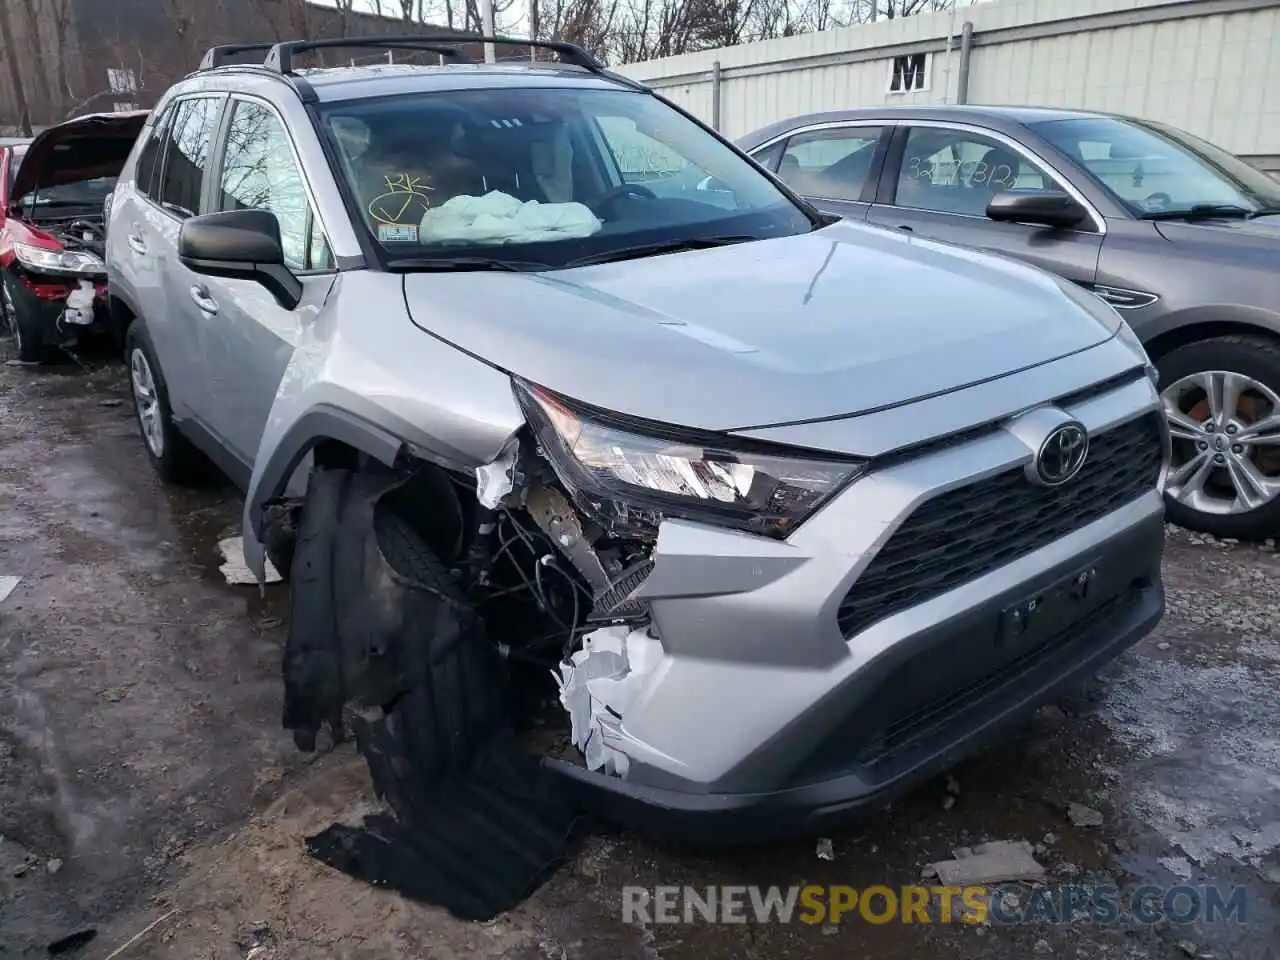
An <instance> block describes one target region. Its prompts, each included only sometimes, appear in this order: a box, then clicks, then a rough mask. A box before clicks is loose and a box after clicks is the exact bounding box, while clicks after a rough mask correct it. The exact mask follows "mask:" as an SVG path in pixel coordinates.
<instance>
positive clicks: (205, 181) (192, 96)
mask: <svg viewBox="0 0 1280 960" xmlns="http://www.w3.org/2000/svg"><path fill="white" fill-rule="evenodd" d="M188 100H218V101H220V103H219V104H218V116H217V118H216V122H215V123H214V125H213V132H212V133H211V134H210V138H211V139H210V143H209V163H208V164H207V165H206V167H205V170H204V173H203V174H202V175H201V184H200V207H201V209H199V210H197V211H196V215H197V216H199V215H200V214H201V213H207V212H208V211H207V210H206V209H205V196H206V191H207V188H208V185H209V170H210V169H211V165H212V163H213V148H214V146H215V145H216V139H215V138H216V137H217V136H218V133H219V131H220V129H221V126H222V116H223V114H224V113H226V107H227V93H226V91H209V90H200V91H193V92H192V93H184V94H181V95H179V96H177V97H174V98H173V100H171V101H170V102H169V105H168V106H167V107H166V108H165V110H166V114H167V116H168V120H167V121H166V123H165V135H166V139H165V150H164V154H163V155H162V156H161V157H160V160H161V162H160V163H159V164H157V166H156V167H155V169H154V171H153V174H152V185H153V187H154V186H155V185H156V184H159V185H160V186H161V187H163V185H164V173H165V168H167V167H168V166H169V143H170V142H171V141H170V140H169V139H168V131H169V129H170V128H171V127H172V126H173V123H174V121H175V120H177V118H178V110H179V109H180V108H181V106H182V104H183V103H185V102H187V101H188ZM142 197H143V199H144V200H146V201H147V203H149V204H151V206H153V207H155V208H156V209H157V210H159V211H160V212H161V213H163V214H164V215H165V216H166V217H168V218H169V219H171V220H176V221H177V222H178V223H182V221H184V220H187V219H189V218H188V217H183V216H181V215H179V214H178V213H177V212H176V211H174V210H173V209H172V208H170V207H169V206H167V205H165V204H164V203H162V202H161V201H160V200H158V199H156V198H155V197H153V196H151V195H150V194H142Z"/></svg>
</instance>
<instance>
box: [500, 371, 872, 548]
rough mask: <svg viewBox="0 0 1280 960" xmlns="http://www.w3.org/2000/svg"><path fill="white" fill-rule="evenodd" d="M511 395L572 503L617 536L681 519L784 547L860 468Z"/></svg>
mask: <svg viewBox="0 0 1280 960" xmlns="http://www.w3.org/2000/svg"><path fill="white" fill-rule="evenodd" d="M515 390H516V397H517V399H518V400H519V402H520V405H521V407H522V408H523V410H524V413H525V418H526V419H527V420H528V421H529V425H530V427H531V428H532V429H533V432H534V435H535V437H536V438H537V440H538V443H539V445H540V446H541V448H542V450H543V452H544V453H545V455H546V457H547V459H548V460H549V461H550V462H551V465H552V467H553V468H554V469H555V472H556V475H557V477H559V479H560V482H561V483H563V484H564V485H565V487H566V488H567V489H568V491H569V493H570V495H571V496H572V497H573V498H574V502H575V503H577V505H578V507H579V508H580V509H582V510H583V511H584V512H585V513H587V514H588V515H590V516H591V517H592V518H593V519H595V520H597V521H599V522H600V523H602V524H603V525H604V526H606V528H608V529H611V530H614V531H617V530H619V528H621V529H623V530H626V531H628V532H630V533H633V534H638V535H646V534H647V535H650V536H651V535H652V534H653V533H654V532H655V530H656V528H657V525H658V523H660V522H661V520H662V519H663V518H664V517H681V518H684V519H689V520H697V521H700V522H704V523H710V524H717V525H720V526H726V527H732V528H734V529H738V530H743V531H746V532H749V533H756V534H761V535H764V536H769V537H775V538H778V539H782V538H784V537H786V536H788V535H789V534H790V533H791V532H792V531H793V530H795V528H796V527H798V526H799V525H800V524H801V523H802V522H803V521H804V520H805V518H806V517H808V516H810V515H811V514H812V513H813V512H814V511H815V510H817V509H818V507H820V506H821V505H822V504H823V503H824V502H826V500H827V499H829V498H830V497H831V496H832V494H834V493H836V492H837V491H839V490H840V489H841V488H842V487H844V485H845V484H847V483H849V482H850V481H851V480H853V478H854V477H856V476H857V475H858V474H859V473H861V472H862V470H863V469H864V468H865V465H866V464H865V461H861V460H853V459H848V460H840V459H837V458H831V457H825V458H824V457H817V456H815V457H809V456H805V455H804V454H803V453H799V452H797V453H794V454H793V453H790V452H788V451H780V450H778V449H777V448H770V447H765V446H763V445H750V444H744V443H742V442H740V441H737V440H735V439H733V438H728V437H720V436H716V435H706V434H699V433H697V432H694V431H686V430H681V429H678V428H667V427H664V426H661V425H657V424H649V423H645V424H636V423H634V422H633V421H630V420H629V419H627V418H624V417H620V416H617V415H615V414H609V413H606V412H604V411H596V410H591V411H589V412H588V411H586V410H584V409H582V408H579V407H578V406H577V405H575V404H571V403H569V402H567V401H565V400H564V399H563V398H561V397H558V396H555V395H554V394H551V393H550V392H548V391H546V390H543V389H542V388H540V387H535V386H532V385H530V384H526V383H521V382H519V381H516V383H515Z"/></svg>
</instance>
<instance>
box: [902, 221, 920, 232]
mask: <svg viewBox="0 0 1280 960" xmlns="http://www.w3.org/2000/svg"><path fill="white" fill-rule="evenodd" d="M898 229H899V230H901V231H902V232H903V233H915V232H916V231H915V228H914V227H909V226H907V225H906V224H905V223H900V224H898Z"/></svg>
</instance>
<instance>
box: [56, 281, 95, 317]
mask: <svg viewBox="0 0 1280 960" xmlns="http://www.w3.org/2000/svg"><path fill="white" fill-rule="evenodd" d="M94 296H95V293H94V290H93V283H92V282H91V281H89V280H81V281H80V284H79V286H77V287H76V288H75V289H74V290H72V291H71V293H70V294H68V295H67V309H66V312H65V313H63V315H62V317H63V319H64V320H66V321H67V323H74V324H76V325H77V326H81V327H87V326H89V324H91V323H93V298H94Z"/></svg>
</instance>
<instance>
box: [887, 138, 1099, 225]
mask: <svg viewBox="0 0 1280 960" xmlns="http://www.w3.org/2000/svg"><path fill="white" fill-rule="evenodd" d="M916 127H928V128H932V129H937V130H953V131H955V132H957V133H968V134H973V135H974V136H979V137H986V138H988V139H990V140H994V141H996V142H997V143H999V144H1001V145H1002V146H1005V147H1007V148H1009V149H1010V150H1012V151H1013V152H1015V153H1017V154H1018V155H1020V156H1021V157H1022V159H1023V160H1024V161H1026V162H1027V163H1030V164H1031V165H1033V166H1035V167H1038V168H1039V169H1040V170H1041V171H1042V172H1043V173H1046V174H1048V175H1049V176H1050V177H1051V178H1052V179H1053V180H1054V181H1055V182H1057V183H1059V184H1061V185H1062V188H1063V189H1064V190H1065V191H1066V192H1067V194H1068V195H1070V197H1071V198H1072V199H1073V200H1075V201H1076V202H1077V203H1078V204H1080V205H1081V206H1082V207H1084V209H1085V211H1086V212H1087V213H1088V215H1089V220H1090V221H1092V223H1093V226H1094V229H1084V228H1079V227H1072V228H1069V229H1068V230H1067V231H1065V232H1068V233H1078V234H1083V235H1085V236H1090V237H1094V236H1096V237H1105V236H1106V234H1107V220H1106V217H1104V216H1103V215H1102V213H1101V212H1100V211H1099V210H1098V208H1097V207H1096V206H1095V205H1094V204H1093V202H1092V201H1091V200H1089V198H1088V197H1086V196H1085V195H1084V194H1083V193H1082V192H1081V191H1080V189H1079V188H1078V187H1076V185H1075V184H1073V183H1072V182H1071V180H1070V179H1069V178H1068V177H1066V176H1065V175H1063V173H1062V171H1061V169H1059V168H1058V167H1055V166H1054V165H1053V164H1052V163H1050V162H1049V161H1048V160H1046V159H1045V158H1044V156H1043V155H1042V154H1040V153H1037V152H1036V151H1035V150H1033V149H1032V148H1030V147H1028V146H1027V145H1026V144H1024V143H1020V142H1019V141H1017V140H1015V139H1014V138H1013V137H1011V136H1009V135H1008V134H1007V133H1003V132H1001V131H999V130H993V129H991V128H990V127H982V126H978V125H976V124H972V123H958V122H956V121H952V120H928V119H921V120H907V121H902V122H900V123H899V125H898V129H899V131H900V132H899V133H898V134H897V137H898V140H897V143H896V144H895V145H894V146H895V149H894V151H893V152H894V157H893V163H892V164H887V165H886V166H885V168H884V169H883V170H882V171H881V175H882V178H883V181H884V182H883V184H882V189H881V190H880V191H879V192H878V194H877V197H876V203H877V204H878V205H882V206H886V207H893V208H895V209H898V210H911V211H915V212H917V213H927V214H930V215H932V216H935V217H963V218H964V219H966V220H981V221H984V222H990V221H989V220H988V218H987V217H984V216H978V215H977V214H973V213H954V212H952V211H950V210H928V209H925V208H923V207H900V206H898V204H897V203H896V202H895V201H896V199H897V197H896V193H897V189H898V178H899V175H900V173H901V169H902V159H903V157H904V156H905V155H906V145H907V138H908V137H909V136H910V135H911V131H912V130H913V129H915V128H916Z"/></svg>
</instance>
